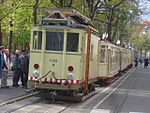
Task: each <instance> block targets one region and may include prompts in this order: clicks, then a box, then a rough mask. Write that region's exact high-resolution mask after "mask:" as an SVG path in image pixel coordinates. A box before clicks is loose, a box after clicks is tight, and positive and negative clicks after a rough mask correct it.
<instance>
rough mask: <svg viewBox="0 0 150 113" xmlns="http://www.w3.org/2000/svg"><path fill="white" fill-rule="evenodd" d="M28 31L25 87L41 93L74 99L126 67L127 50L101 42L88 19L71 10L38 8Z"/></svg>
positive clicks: (127, 61)
mask: <svg viewBox="0 0 150 113" xmlns="http://www.w3.org/2000/svg"><path fill="white" fill-rule="evenodd" d="M41 10H43V11H46V12H47V13H48V14H49V15H48V16H47V17H45V18H43V17H41V18H40V22H39V24H38V25H35V26H34V27H33V28H32V35H31V49H30V65H29V85H30V86H31V87H33V88H35V89H36V90H40V91H41V92H42V91H43V92H45V93H50V92H54V91H55V93H57V95H63V96H70V97H75V96H76V95H78V94H82V96H83V95H86V94H88V93H90V92H92V91H94V90H95V83H96V82H97V81H98V82H105V80H106V81H107V80H108V78H112V77H114V76H115V75H116V74H117V73H118V72H119V71H121V70H124V69H125V68H127V67H128V66H129V65H131V64H132V62H130V58H131V56H128V55H129V53H130V52H131V50H128V49H124V48H122V47H119V46H116V45H114V44H112V43H110V42H108V41H101V40H100V37H99V36H97V35H96V32H97V31H96V30H95V29H94V28H93V27H92V22H91V20H90V19H89V18H87V17H85V16H84V15H82V14H80V13H79V12H77V11H76V10H74V9H41Z"/></svg>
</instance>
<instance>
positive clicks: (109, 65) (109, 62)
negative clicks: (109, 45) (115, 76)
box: [107, 49, 112, 76]
mask: <svg viewBox="0 0 150 113" xmlns="http://www.w3.org/2000/svg"><path fill="white" fill-rule="evenodd" d="M107 59H108V66H107V74H108V76H109V74H110V69H111V62H112V61H111V50H110V49H108V50H107Z"/></svg>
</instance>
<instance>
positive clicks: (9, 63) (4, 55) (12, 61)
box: [0, 46, 29, 88]
mask: <svg viewBox="0 0 150 113" xmlns="http://www.w3.org/2000/svg"><path fill="white" fill-rule="evenodd" d="M28 70H29V55H28V52H27V51H25V50H16V51H15V54H14V55H12V54H10V51H9V49H5V47H4V46H0V78H1V88H9V86H8V84H7V77H8V72H10V71H13V81H12V82H13V84H12V87H20V86H19V84H18V82H19V80H20V79H21V85H22V87H23V88H27V81H28Z"/></svg>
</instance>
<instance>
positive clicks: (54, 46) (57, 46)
mask: <svg viewBox="0 0 150 113" xmlns="http://www.w3.org/2000/svg"><path fill="white" fill-rule="evenodd" d="M63 44H64V33H63V32H46V50H50V51H63Z"/></svg>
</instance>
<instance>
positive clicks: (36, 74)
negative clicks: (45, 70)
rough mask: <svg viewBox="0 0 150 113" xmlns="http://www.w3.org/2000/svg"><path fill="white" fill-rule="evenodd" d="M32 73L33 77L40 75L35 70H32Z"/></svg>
mask: <svg viewBox="0 0 150 113" xmlns="http://www.w3.org/2000/svg"><path fill="white" fill-rule="evenodd" d="M32 74H33V76H34V77H39V76H40V73H39V71H37V70H35V71H33V73H32Z"/></svg>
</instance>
